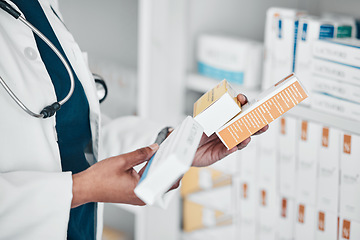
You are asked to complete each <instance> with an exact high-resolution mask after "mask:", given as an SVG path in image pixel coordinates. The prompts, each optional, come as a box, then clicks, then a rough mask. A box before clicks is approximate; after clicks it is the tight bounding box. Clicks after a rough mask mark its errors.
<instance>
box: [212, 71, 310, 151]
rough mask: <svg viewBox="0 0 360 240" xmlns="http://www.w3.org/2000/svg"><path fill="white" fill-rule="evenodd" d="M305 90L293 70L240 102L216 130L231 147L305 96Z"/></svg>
mask: <svg viewBox="0 0 360 240" xmlns="http://www.w3.org/2000/svg"><path fill="white" fill-rule="evenodd" d="M307 96H308V94H307V93H306V91H305V89H304V88H303V87H302V85H301V83H300V82H299V80H298V79H297V78H296V76H295V75H294V74H291V75H289V76H288V77H286V78H284V79H283V80H281V81H279V82H278V83H276V84H275V85H274V86H273V87H271V88H269V89H268V90H267V91H265V92H263V93H262V94H261V95H260V96H259V98H258V99H256V100H254V101H253V102H248V103H247V104H245V105H244V106H242V111H241V113H240V114H239V115H237V116H236V117H235V118H233V119H232V120H231V121H230V122H228V123H227V124H225V125H224V126H223V127H221V128H220V129H219V130H217V131H216V133H217V135H218V136H219V138H220V139H221V141H222V142H223V143H224V145H225V146H226V147H227V148H228V149H231V148H233V147H235V146H236V145H237V144H239V143H240V142H242V141H243V140H245V139H246V138H248V137H249V136H251V135H252V134H254V133H255V132H257V131H258V130H260V129H261V128H262V127H264V126H265V125H267V124H269V123H271V122H272V121H274V120H275V119H276V118H278V117H280V116H281V115H282V114H284V113H285V112H287V111H288V110H290V109H291V108H293V107H294V106H296V105H297V104H298V103H300V102H301V101H303V100H304V99H305V98H307Z"/></svg>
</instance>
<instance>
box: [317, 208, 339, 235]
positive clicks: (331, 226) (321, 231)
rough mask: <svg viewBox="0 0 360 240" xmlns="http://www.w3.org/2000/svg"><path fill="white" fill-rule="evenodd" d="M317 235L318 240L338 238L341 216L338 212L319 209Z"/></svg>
mask: <svg viewBox="0 0 360 240" xmlns="http://www.w3.org/2000/svg"><path fill="white" fill-rule="evenodd" d="M316 214H317V225H316V231H315V236H316V240H337V239H338V238H337V237H338V231H339V225H338V223H339V218H338V214H337V213H331V212H326V211H325V212H324V211H321V210H318V211H317V212H316Z"/></svg>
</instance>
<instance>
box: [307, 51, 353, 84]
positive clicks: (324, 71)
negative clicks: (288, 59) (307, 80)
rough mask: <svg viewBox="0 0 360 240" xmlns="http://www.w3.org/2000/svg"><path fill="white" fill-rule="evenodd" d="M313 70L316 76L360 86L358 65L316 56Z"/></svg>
mask: <svg viewBox="0 0 360 240" xmlns="http://www.w3.org/2000/svg"><path fill="white" fill-rule="evenodd" d="M311 70H312V73H313V75H315V76H319V77H322V78H326V79H333V80H336V81H339V82H344V83H348V84H353V85H356V86H360V77H359V74H360V69H359V68H356V67H352V66H348V65H345V64H341V63H336V62H332V61H329V60H324V59H318V58H314V59H313V63H312V66H311Z"/></svg>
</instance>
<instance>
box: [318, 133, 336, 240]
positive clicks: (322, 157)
mask: <svg viewBox="0 0 360 240" xmlns="http://www.w3.org/2000/svg"><path fill="white" fill-rule="evenodd" d="M340 138H341V131H339V130H337V129H335V128H329V127H323V128H322V136H321V139H319V140H320V141H321V143H320V148H319V171H318V182H317V189H318V190H317V204H316V219H317V227H316V239H317V240H337V236H338V216H339V215H338V212H339V186H340V182H339V174H340V160H339V159H340V146H341V144H340V142H341V141H340Z"/></svg>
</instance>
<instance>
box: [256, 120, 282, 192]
mask: <svg viewBox="0 0 360 240" xmlns="http://www.w3.org/2000/svg"><path fill="white" fill-rule="evenodd" d="M278 129H279V121H278V119H277V120H275V121H274V122H273V123H272V124H271V127H270V128H269V129H268V130H267V131H266V132H265V133H263V134H262V136H261V138H259V139H258V144H259V154H258V158H259V159H258V162H259V163H258V164H259V168H258V172H259V176H258V184H259V187H264V188H270V189H276V190H277V187H278V176H279V169H278V165H279V164H278V160H279V155H278V151H277V150H278V142H279V131H278Z"/></svg>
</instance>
